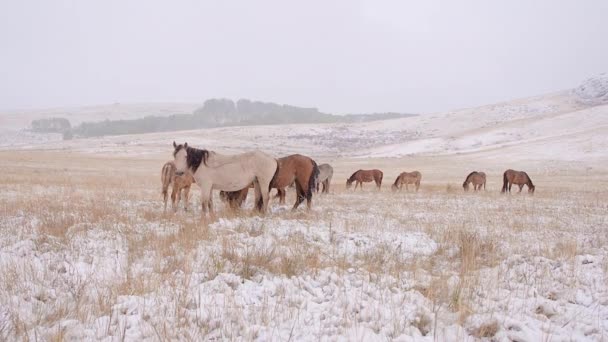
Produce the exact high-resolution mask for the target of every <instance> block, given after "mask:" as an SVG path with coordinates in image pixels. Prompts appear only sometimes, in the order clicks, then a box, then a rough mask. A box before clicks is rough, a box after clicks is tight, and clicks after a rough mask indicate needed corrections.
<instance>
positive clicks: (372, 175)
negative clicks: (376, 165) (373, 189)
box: [346, 169, 384, 190]
mask: <svg viewBox="0 0 608 342" xmlns="http://www.w3.org/2000/svg"><path fill="white" fill-rule="evenodd" d="M383 175H384V174H383V173H382V171H380V170H377V169H374V170H357V171H355V173H353V174H352V175H351V176H350V178H347V179H346V188H347V189H350V187H351V186H352V184H353V182H356V183H355V190H357V185H359V186H360V187H361V190H363V182H371V181H374V182H376V186H377V187H378V190H380V187H381V186H382V176H383Z"/></svg>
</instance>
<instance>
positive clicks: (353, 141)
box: [0, 75, 608, 161]
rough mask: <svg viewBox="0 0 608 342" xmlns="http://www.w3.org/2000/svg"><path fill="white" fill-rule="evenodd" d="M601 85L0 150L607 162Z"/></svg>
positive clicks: (7, 143) (605, 81) (22, 142)
mask: <svg viewBox="0 0 608 342" xmlns="http://www.w3.org/2000/svg"><path fill="white" fill-rule="evenodd" d="M607 85H608V77H606V76H605V75H600V76H598V77H596V78H594V79H590V80H588V81H586V82H585V83H584V84H583V85H581V86H580V87H578V88H576V89H575V90H568V91H562V92H558V93H553V94H548V95H542V96H536V97H531V98H526V99H519V100H514V101H508V102H503V103H498V104H493V105H487V106H482V107H478V108H470V109H462V110H456V111H450V112H445V113H435V114H428V115H420V116H415V117H408V118H402V119H394V120H384V121H375V122H366V123H352V124H305V125H278V126H247V127H226V128H216V129H206V130H195V131H184V132H166V133H154V134H142V135H133V136H115V137H105V138H99V139H87V140H75V141H71V142H62V141H58V139H60V138H59V137H58V136H57V137H55V142H53V141H52V139H42V138H40V137H29V136H25V137H23V136H16V137H9V136H8V135H5V136H3V138H4V139H2V140H0V146H3V147H4V149H11V148H15V147H21V148H47V149H75V150H79V151H82V152H87V153H106V152H111V153H113V154H116V153H118V154H133V153H135V154H156V153H162V152H163V151H166V150H167V149H168V148H169V146H170V144H171V142H172V141H173V140H177V141H187V142H189V143H190V144H191V145H194V146H201V147H205V148H209V149H214V150H220V151H222V150H223V151H226V152H236V151H242V150H250V149H254V148H257V149H262V150H265V151H268V152H270V153H272V154H274V155H284V154H290V153H305V154H308V155H312V156H323V157H332V158H333V157H402V156H412V155H427V156H433V155H455V154H463V153H474V154H476V155H481V156H483V155H486V156H490V155H497V151H502V150H504V151H510V152H512V153H510V158H515V159H518V158H519V159H522V158H523V159H527V160H548V159H551V160H566V161H602V160H605V159H608V149H607V148H606V147H607V146H608V138H607V137H608V104H601V103H603V101H604V100H606V98H607V96H608V95H607V93H606V89H608V88H607ZM34 138H36V139H34ZM49 140H51V141H49Z"/></svg>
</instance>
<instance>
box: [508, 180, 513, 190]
mask: <svg viewBox="0 0 608 342" xmlns="http://www.w3.org/2000/svg"><path fill="white" fill-rule="evenodd" d="M512 186H513V183H511V182H509V187H508V188H509V192H511V187H512Z"/></svg>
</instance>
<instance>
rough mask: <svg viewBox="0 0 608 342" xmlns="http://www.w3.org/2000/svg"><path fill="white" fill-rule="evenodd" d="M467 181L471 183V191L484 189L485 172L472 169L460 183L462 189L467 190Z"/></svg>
mask: <svg viewBox="0 0 608 342" xmlns="http://www.w3.org/2000/svg"><path fill="white" fill-rule="evenodd" d="M469 183H473V191H477V190H481V187H482V186H483V189H484V190H485V189H486V174H485V173H484V172H477V171H473V172H471V173H469V175H468V176H467V178H465V179H464V183H462V187H463V188H464V191H469Z"/></svg>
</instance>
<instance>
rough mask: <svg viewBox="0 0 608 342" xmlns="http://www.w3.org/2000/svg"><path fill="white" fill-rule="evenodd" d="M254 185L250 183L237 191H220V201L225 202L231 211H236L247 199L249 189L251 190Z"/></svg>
mask: <svg viewBox="0 0 608 342" xmlns="http://www.w3.org/2000/svg"><path fill="white" fill-rule="evenodd" d="M253 188H254V185H253V183H251V184H250V185H249V186H248V187H246V188H245V189H242V190H238V191H220V199H221V200H222V201H224V202H227V203H228V205H229V206H230V208H231V209H233V210H236V209H238V208H240V207H242V206H243V203H245V200H246V199H247V194H248V193H249V189H253Z"/></svg>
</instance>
